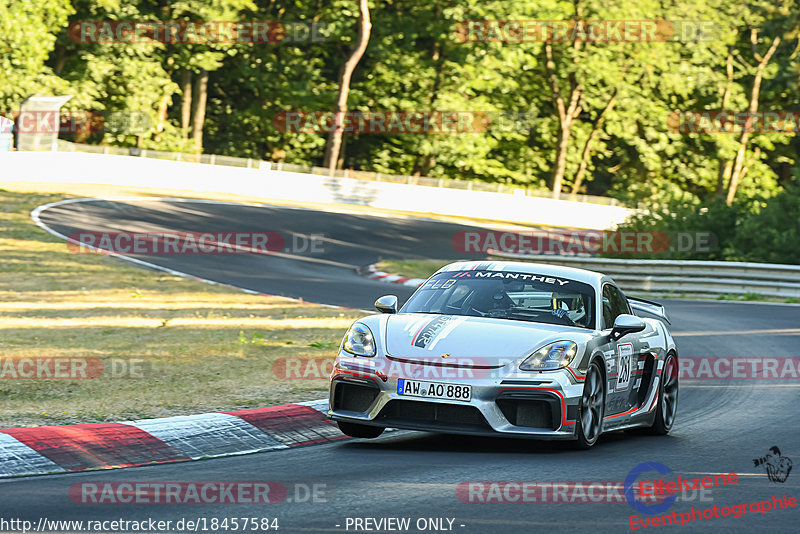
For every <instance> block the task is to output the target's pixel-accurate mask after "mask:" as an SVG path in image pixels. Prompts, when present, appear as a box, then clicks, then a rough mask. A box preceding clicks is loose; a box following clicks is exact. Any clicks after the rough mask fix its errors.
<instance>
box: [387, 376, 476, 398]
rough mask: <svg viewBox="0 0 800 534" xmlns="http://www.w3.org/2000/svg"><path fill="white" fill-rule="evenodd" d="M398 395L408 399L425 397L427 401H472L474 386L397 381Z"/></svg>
mask: <svg viewBox="0 0 800 534" xmlns="http://www.w3.org/2000/svg"><path fill="white" fill-rule="evenodd" d="M397 394H398V395H403V396H406V397H424V398H426V399H446V400H457V401H466V402H468V401H470V400H471V399H472V386H468V385H464V384H445V383H442V382H423V381H421V380H408V379H406V378H400V379H398V380H397Z"/></svg>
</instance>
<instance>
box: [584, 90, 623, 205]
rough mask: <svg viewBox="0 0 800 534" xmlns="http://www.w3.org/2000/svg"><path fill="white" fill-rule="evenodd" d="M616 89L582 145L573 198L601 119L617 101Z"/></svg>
mask: <svg viewBox="0 0 800 534" xmlns="http://www.w3.org/2000/svg"><path fill="white" fill-rule="evenodd" d="M618 90H619V89H618V88H615V89H614V92H613V93H612V94H611V98H609V99H608V102H607V103H606V107H604V108H603V111H601V112H600V115H598V116H597V120H596V121H595V122H594V126H592V131H591V132H590V133H589V137H588V138H587V139H586V144H585V145H583V154H581V163H580V165H579V166H578V172H576V173H575V182H574V183H573V184H572V198H573V199H574V198H575V197H577V196H578V191H579V190H580V188H581V185H582V184H583V175H584V174H586V168H587V167H588V166H589V156H591V154H592V144H593V143H594V140H595V138H596V137H597V136H598V134H599V133H600V130H601V129H602V128H603V121H605V118H606V115H608V114H609V113H611V110H612V109H614V104H615V103H616V102H617V92H618Z"/></svg>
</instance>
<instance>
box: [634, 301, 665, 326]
mask: <svg viewBox="0 0 800 534" xmlns="http://www.w3.org/2000/svg"><path fill="white" fill-rule="evenodd" d="M628 304H630V305H631V308H632V309H633V310H638V311H643V312H645V313H650V314H652V315H656V316H658V317H660V318H661V319H664V320H665V321H666V322H667V323H668V324H672V322H670V320H669V317H667V310H666V308H664V305H663V304H659V303H658V302H653V301H652V300H645V299H640V298H636V297H628Z"/></svg>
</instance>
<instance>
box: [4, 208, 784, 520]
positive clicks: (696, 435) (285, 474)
mask: <svg viewBox="0 0 800 534" xmlns="http://www.w3.org/2000/svg"><path fill="white" fill-rule="evenodd" d="M40 217H41V221H42V222H43V223H44V224H46V225H47V226H49V227H50V228H52V229H53V230H56V231H58V232H60V233H62V234H65V235H68V234H70V233H72V232H75V231H137V232H143V231H148V232H157V231H164V230H170V231H205V230H208V231H211V230H213V231H237V230H243V231H244V230H246V231H276V232H281V233H283V234H285V235H290V234H291V233H292V232H294V233H299V234H324V236H325V241H324V243H325V245H324V247H323V249H324V251H323V252H322V253H311V252H299V253H297V254H294V253H291V252H290V253H286V254H282V255H225V256H212V255H171V256H158V257H156V256H141V257H138V258H139V259H142V260H144V261H147V262H151V263H154V264H157V265H161V266H163V267H167V268H171V269H176V270H180V271H183V272H186V273H189V274H191V275H194V276H198V277H202V278H207V279H210V280H215V281H219V282H225V283H229V284H234V285H237V286H240V287H243V288H247V289H251V290H256V291H260V292H264V293H270V294H280V295H286V296H291V297H302V298H304V299H306V300H309V301H313V302H321V303H326V304H336V305H342V306H351V307H358V308H365V309H366V308H369V307H370V306H371V304H372V302H373V301H374V300H375V298H376V297H378V296H380V295H382V294H386V293H394V294H397V295H398V296H399V297H400V298H401V300H404V299H405V298H406V297H408V295H410V293H411V289H410V288H406V287H402V286H399V285H389V284H385V283H380V282H375V281H371V280H367V279H365V278H362V277H359V276H357V275H356V274H355V273H354V269H353V267H355V266H359V265H364V264H369V263H372V262H374V261H376V260H377V259H378V258H379V257H383V258H392V257H396V258H425V257H429V258H431V257H432V258H453V259H456V258H459V257H463V256H464V255H463V254H459V253H456V252H455V251H454V250H453V247H452V244H451V239H452V236H453V233H454V232H456V231H458V230H463V229H465V228H466V227H464V226H460V225H456V224H450V223H443V222H438V221H432V220H424V219H413V218H405V219H387V218H380V217H374V216H366V215H352V214H343V213H325V212H320V211H311V210H301V209H291V208H283V207H277V206H261V207H259V206H254V205H235V204H218V203H197V202H175V201H152V200H151V201H135V202H134V201H118V202H110V201H92V202H78V203H70V204H63V205H60V206H55V207H53V208H49V209H46V210H44V211H43V212H42V213H41V216H40ZM665 303H666V304H667V308H668V310H669V313H670V315H671V317H672V319H673V326H672V330H673V333H674V334H675V335H676V341H677V343H678V349H679V352H680V355H681V356H741V357H753V358H760V357H766V356H792V357H797V356H800V354H798V348H797V347H800V306H792V305H775V304H757V303H731V302H718V301H689V300H675V301H665ZM798 386H800V382H798V380H797V379H795V380H762V381H752V380H739V381H734V380H726V379H720V380H692V381H683V382H681V390H680V400H679V408H678V416H677V421H676V423H675V427H674V428H673V430H672V432H671V434H670V435H669V436H667V437H650V436H641V435H630V434H626V433H616V434H612V435H609V436H605V437H604V438H601V441H600V442H599V443H598V445H597V446H596V447H595V448H594V449H592V450H591V451H585V452H582V451H574V450H570V448H569V447H568V446H567V445H565V444H559V443H538V442H530V441H525V440H514V439H489V438H473V437H463V436H448V435H433V434H426V433H413V432H402V433H401V432H396V433H390V434H387V435H384V437H382V438H380V439H378V440H374V441H368V440H347V441H341V442H334V443H329V444H324V445H316V446H310V447H304V448H298V449H289V450H283V451H277V452H268V453H261V454H251V455H245V456H236V457H228V458H221V459H213V460H204V461H199V462H189V463H179V464H163V465H157V466H149V467H142V468H136V469H125V470H113V471H103V472H84V473H75V474H69V475H52V476H45V477H30V478H23V479H15V480H2V481H0V495H2V504H1V505H0V506H2V508H3V510H4V511H3V514H2V515H3V516H6V517H8V516H13V517H19V518H23V519H28V520H31V521H33V522H34V524H36V523H37V522H38V520H39V518H41V517H46V518H48V519H83V520H86V519H98V520H106V519H107V520H114V519H120V518H122V519H137V520H141V519H146V518H154V519H160V520H173V521H177V520H179V519H181V518H187V519H194V520H196V519H198V518H207V519H208V520H209V521H210V519H211V518H214V517H216V518H219V519H220V520H221V519H222V518H225V517H234V516H236V517H259V518H261V517H269V518H278V521H279V525H280V530H279V532H345V531H347V528H346V527H347V525H348V522H347V518H386V517H398V518H404V517H406V518H410V519H411V525H412V528H411V530H410V531H411V532H417V531H418V530H417V529H416V522H417V520H418V519H420V518H449V519H453V520H454V521H453V523H452V530H453V531H455V532H463V533H484V532H486V533H492V534H499V533H501V532H514V533H517V532H519V533H523V532H538V531H540V530H541V531H544V530H545V529H546V530H547V531H551V530H552V531H555V529H558V531H565V530H567V529H574V528H578V529H581V531H584V532H587V531H588V532H625V531H630V526H629V516H631V515H634V514H635V515H639V516H641V517H644V514H641V513H639V512H636V511H634V509H633V508H632V507H631V506H629V505H628V504H627V503H625V502H621V503H619V502H611V503H608V502H597V503H592V502H589V503H585V502H576V503H552V504H551V503H541V502H526V503H521V502H516V503H502V504H500V503H466V502H461V501H460V500H459V498H458V496H457V494H456V488H457V486H458V484H459V483H462V482H466V481H533V482H535V481H538V482H548V481H551V482H552V481H560V482H563V481H622V480H625V478H626V476H627V475H628V473H629V472H630V471H631V470H632V469H634V468H635V467H636V466H637V465H639V464H641V463H644V462H659V463H661V464H664V465H666V466H668V467H669V468H670V469H672V471H674V473H677V474H679V475H680V476H681V477H697V476H704V475H706V474H716V473H731V472H734V473H738V483H737V484H735V485H730V486H726V487H721V488H712V489H711V490H710V491H709V493H707V494H706V495H705V496H704V497H703V498H701V496H700V495H699V494H697V492H689V494H688V495H687V497H686V500H679V501H678V502H675V503H674V504H673V505H672V508H670V510H669V511H667V512H664V514H666V513H669V512H671V511H672V510H675V511H677V512H678V513H679V514H680V513H681V512H688V511H690V510H691V507H692V506H694V507H695V508H696V509H703V508H711V507H713V506H715V505H716V506H718V507H728V506H733V505H738V504H742V503H752V502H754V501H765V500H771V498H772V496H773V495H777V496H783V495H784V494H786V495H787V496H793V497H798V495H799V494H800V492H798V489H799V488H800V469H798V468H795V469H794V471H793V472H791V473H790V475H789V477H788V479H787V480H786V481H785V482H783V483H778V482H771V481H769V480H768V479H767V476H766V472H765V470H764V467H763V466H761V467H755V466H754V462H753V460H754V459H755V458H758V457H762V456H764V455H765V454H767V452H768V451H769V449H770V447H772V446H778V447H779V448H780V450H781V452H782V454H783V456H785V457H788V458H790V459H792V460H793V461H794V462H795V463H798V462H800V424H799V423H800V421H799V420H798V418H799V414H800V388H798ZM650 475H651V477H650V479H653V478H658V476H660V475H658V476H656V473H654V472H651V473H650ZM111 481H116V482H122V481H125V482H175V481H277V482H281V483H282V484H283V485H284V486H286V487H287V488H289V494H288V498H287V500H285V501H284V502H281V503H278V504H272V505H261V506H254V505H246V504H239V505H204V504H190V505H184V506H176V505H171V506H166V505H142V504H138V505H137V504H124V505H78V504H74V503H73V502H72V501H71V500H70V498H69V496H68V490H69V488H70V486H71V485H73V484H75V483H79V482H98V483H103V482H111ZM295 484H300V485H301V486H297V487H299V488H300V489H296V488H297V487H296V486H295ZM313 484H321V485H324V486H319V487H320V488H324V494H321V495H318V498H317V499H316V501H317V502H310V501H306V500H305V499H304V497H305V491H303V488H304V487H305V486H303V485H309V486H310V485H313ZM691 493H695V495H694V498H693V499H692V495H691ZM298 500H300V501H304V502H297V501H298ZM664 514H659V515H664ZM799 520H800V512H798V508H797V507H795V508H789V509H782V510H770V511H768V512H766V513H761V512H758V511H750V509H749V508H748V512H747V513H746V514H745V515H743V516H741V517H738V518H735V517H733V516H729V517H724V518H723V517H720V518H713V519H703V520H696V521H694V522H690V523H687V524H686V525H685V526H684V527H682V528H683V529H689V530H690V531H697V532H716V531H724V532H750V531H754V532H790V531H791V532H796V531H797V530H796V529H797V525H798V521H799ZM420 524H421V523H420ZM448 524H449V523H448V521H446V520H445V521H444V528H448V527H447V525H448ZM792 525H795V526H794V527H792ZM678 528H680V527H679V526H661V527H657V526H651V527H650V529H649V530H655V531H656V532H661V531H666V530H668V529H669V530H671V531H675V529H678ZM380 530H382V531H391V530H389V529H386V528H385V527H384V528H382V529H380ZM349 531H351V532H352V531H354V527H353V524H352V523H350V528H349ZM360 531H364V530H360ZM370 531H372V532H375V531H377V530H373V529H370ZM423 531H424V530H423ZM427 531H431V530H427ZM681 531H683V530H681Z"/></svg>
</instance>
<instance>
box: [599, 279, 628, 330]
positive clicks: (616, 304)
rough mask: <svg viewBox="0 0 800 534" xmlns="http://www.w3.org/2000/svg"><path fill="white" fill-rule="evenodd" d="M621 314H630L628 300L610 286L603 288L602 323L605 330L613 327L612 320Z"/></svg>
mask: <svg viewBox="0 0 800 534" xmlns="http://www.w3.org/2000/svg"><path fill="white" fill-rule="evenodd" d="M622 313H630V310H629V309H628V300H627V299H626V298H625V296H624V295H623V294H622V292H621V291H620V290H619V289H617V288H616V287H615V286H613V285H611V284H606V285H604V286H603V321H604V322H605V327H606V328H611V327H612V326H614V320H615V319H616V318H617V316H618V315H620V314H622Z"/></svg>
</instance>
